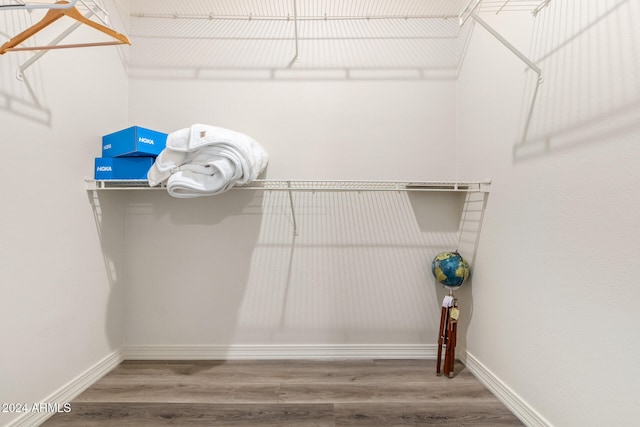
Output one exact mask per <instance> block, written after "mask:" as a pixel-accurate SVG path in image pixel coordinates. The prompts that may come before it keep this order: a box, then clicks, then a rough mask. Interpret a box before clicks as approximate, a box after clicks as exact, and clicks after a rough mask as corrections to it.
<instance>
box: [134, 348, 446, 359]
mask: <svg viewBox="0 0 640 427" xmlns="http://www.w3.org/2000/svg"><path fill="white" fill-rule="evenodd" d="M436 351H437V345H435V344H407V345H401V344H400V345H174V346H153V345H147V346H126V347H125V348H124V350H123V353H124V354H123V356H124V359H125V360H242V359H245V360H248V359H253V360H268V359H435V358H436Z"/></svg>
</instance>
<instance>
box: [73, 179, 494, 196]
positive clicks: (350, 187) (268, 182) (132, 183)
mask: <svg viewBox="0 0 640 427" xmlns="http://www.w3.org/2000/svg"><path fill="white" fill-rule="evenodd" d="M85 182H86V184H87V190H90V191H96V190H166V186H165V185H160V186H157V187H150V186H149V182H148V181H146V180H93V179H85ZM490 184H491V181H490V180H483V181H366V180H287V179H257V180H255V181H252V182H250V183H248V184H245V185H238V186H235V187H233V188H236V189H249V190H266V191H329V192H332V191H334V192H336V191H446V192H452V191H454V192H466V193H470V192H480V193H487V192H489V186H490Z"/></svg>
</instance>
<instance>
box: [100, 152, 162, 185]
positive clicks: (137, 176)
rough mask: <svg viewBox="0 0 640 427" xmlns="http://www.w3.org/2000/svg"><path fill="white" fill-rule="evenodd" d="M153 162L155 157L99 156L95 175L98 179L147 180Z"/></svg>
mask: <svg viewBox="0 0 640 427" xmlns="http://www.w3.org/2000/svg"><path fill="white" fill-rule="evenodd" d="M153 162H155V158H154V157H97V158H96V161H95V164H96V166H95V169H94V171H95V174H94V176H95V179H96V180H97V181H107V180H112V179H129V180H146V179H147V172H149V169H151V166H153Z"/></svg>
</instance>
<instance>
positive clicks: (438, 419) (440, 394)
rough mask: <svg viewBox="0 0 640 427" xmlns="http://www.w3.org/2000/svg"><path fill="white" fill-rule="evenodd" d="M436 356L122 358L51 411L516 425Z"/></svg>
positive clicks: (123, 421)
mask: <svg viewBox="0 0 640 427" xmlns="http://www.w3.org/2000/svg"><path fill="white" fill-rule="evenodd" d="M455 372H456V375H455V377H454V378H447V377H438V376H436V374H435V361H433V360H340V361H306V360H295V361H292V360H282V361H162V362H161V361H126V362H123V363H122V364H121V365H119V366H118V367H116V368H115V369H114V370H113V371H111V372H110V373H109V374H107V375H106V376H104V377H103V378H102V379H100V380H99V381H98V382H96V383H95V384H94V385H93V386H91V387H90V388H89V389H87V390H86V391H84V392H83V393H82V394H80V395H79V396H78V397H77V398H76V399H75V400H74V401H73V402H71V412H70V413H60V414H56V415H54V416H53V417H52V418H50V419H49V420H48V421H47V422H45V423H44V424H43V425H44V426H46V427H57V426H65V427H73V426H83V427H91V426H119V427H120V426H123V427H127V426H135V427H146V426H189V427H192V426H301V427H303V426H367V427H373V426H426V425H439V426H521V425H522V423H521V422H520V421H519V420H518V419H517V418H516V417H515V416H514V415H513V414H511V413H510V412H509V411H508V410H507V408H506V407H505V406H504V405H503V404H502V403H500V402H499V401H498V400H497V399H496V398H495V397H494V396H493V395H492V394H491V393H490V392H489V391H488V390H487V389H486V388H485V387H483V386H482V385H481V384H480V383H479V382H478V380H476V379H475V378H474V377H473V376H472V375H471V374H470V373H469V372H468V371H467V370H465V368H464V366H463V365H461V364H459V363H458V364H457V365H456V370H455Z"/></svg>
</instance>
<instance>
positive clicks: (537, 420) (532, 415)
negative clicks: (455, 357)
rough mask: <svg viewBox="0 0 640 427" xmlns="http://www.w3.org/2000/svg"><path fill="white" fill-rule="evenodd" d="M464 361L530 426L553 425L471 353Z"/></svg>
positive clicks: (544, 426) (546, 426)
mask: <svg viewBox="0 0 640 427" xmlns="http://www.w3.org/2000/svg"><path fill="white" fill-rule="evenodd" d="M464 356H465V357H464V358H461V359H463V363H464V364H465V366H466V367H467V369H468V370H469V372H471V373H472V374H473V375H474V376H475V377H476V378H477V379H478V380H479V381H480V382H481V383H482V384H484V385H485V387H487V388H488V389H489V390H490V391H491V392H492V393H493V394H494V395H495V396H496V397H497V398H498V399H500V401H501V402H502V403H504V404H505V406H506V407H507V408H509V410H510V411H511V412H513V413H514V415H515V416H516V417H518V418H519V419H520V421H522V422H523V423H524V424H525V425H526V426H528V427H552V425H551V423H549V421H547V420H546V419H544V417H543V416H542V415H540V414H539V413H538V412H537V411H536V410H535V409H533V408H532V407H531V406H530V405H529V404H528V403H527V402H525V401H524V400H523V399H522V398H521V397H520V396H518V394H516V393H515V392H514V391H513V390H511V388H509V387H508V386H507V385H506V384H505V383H504V382H502V380H500V378H498V377H496V375H495V374H494V373H493V372H491V371H490V370H489V369H488V368H487V367H486V366H484V365H483V364H482V363H480V361H478V359H476V358H475V357H474V356H473V355H472V354H471V353H469V352H465V355H464Z"/></svg>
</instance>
